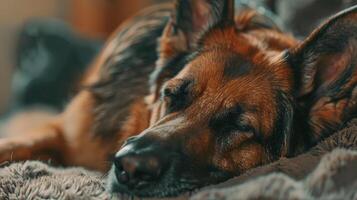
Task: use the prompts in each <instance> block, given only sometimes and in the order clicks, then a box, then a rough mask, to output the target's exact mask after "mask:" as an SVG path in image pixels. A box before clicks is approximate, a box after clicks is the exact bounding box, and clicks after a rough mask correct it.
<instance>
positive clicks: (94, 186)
mask: <svg viewBox="0 0 357 200" xmlns="http://www.w3.org/2000/svg"><path fill="white" fill-rule="evenodd" d="M113 198H114V199H125V198H128V197H126V196H119V197H112V196H110V194H107V193H106V192H105V175H102V174H99V173H96V172H90V171H87V170H85V169H83V168H54V167H51V166H50V165H48V164H44V163H41V162H38V161H26V162H22V163H11V164H7V166H3V167H2V168H1V169H0V199H113ZM174 199H195V200H201V199H284V200H285V199H357V119H355V120H353V121H352V122H350V123H349V124H347V125H346V127H345V128H343V129H342V130H340V131H338V132H336V133H335V134H333V135H332V136H330V137H329V138H327V139H326V140H325V141H323V142H321V143H320V144H319V145H317V146H316V147H315V148H313V149H311V150H310V151H308V152H307V153H305V154H302V155H300V156H297V157H294V158H283V159H281V160H279V161H277V162H274V163H272V164H269V165H266V166H262V167H258V168H256V169H253V170H250V171H248V172H247V173H245V174H243V175H241V176H239V177H237V178H233V179H231V180H229V181H227V182H224V183H222V184H218V185H214V186H209V187H206V188H203V189H201V190H200V191H197V192H195V193H194V194H193V196H191V194H184V195H182V196H180V197H178V198H174Z"/></svg>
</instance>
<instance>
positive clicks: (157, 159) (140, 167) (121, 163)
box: [114, 151, 164, 188]
mask: <svg viewBox="0 0 357 200" xmlns="http://www.w3.org/2000/svg"><path fill="white" fill-rule="evenodd" d="M117 155H118V156H116V158H115V161H114V165H115V168H116V170H115V173H116V176H117V179H118V181H119V182H120V183H121V184H124V185H127V186H128V187H130V188H132V187H135V186H139V185H140V184H146V183H149V182H150V181H154V180H156V179H158V178H159V177H160V175H161V173H162V170H163V168H164V161H163V158H162V157H161V156H160V154H159V152H157V151H145V152H142V153H137V152H135V151H134V152H133V151H129V152H125V153H123V154H122V153H121V152H120V151H119V152H118V154H117Z"/></svg>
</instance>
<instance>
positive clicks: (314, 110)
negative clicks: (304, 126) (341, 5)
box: [287, 6, 357, 140]
mask: <svg viewBox="0 0 357 200" xmlns="http://www.w3.org/2000/svg"><path fill="white" fill-rule="evenodd" d="M287 55H288V56H287V57H288V62H289V63H290V65H291V66H292V67H293V69H294V70H295V75H296V76H295V81H296V97H297V98H298V103H299V104H300V105H301V106H302V107H303V108H305V109H306V110H305V111H306V112H307V114H308V118H309V119H310V125H311V127H310V128H311V129H312V133H313V134H314V137H315V139H317V140H318V139H320V138H321V136H322V135H323V134H325V132H328V131H330V130H332V129H335V128H337V126H340V125H341V123H343V122H344V120H348V118H350V117H351V112H352V111H354V112H355V111H356V100H357V88H356V83H357V6H354V7H351V8H350V9H347V10H345V11H343V12H341V13H339V14H337V15H335V16H333V17H331V18H330V19H329V20H328V21H327V22H326V23H324V24H322V25H321V26H320V27H319V28H317V29H316V30H315V31H314V32H313V33H312V34H311V35H310V36H309V37H308V38H307V39H306V40H305V41H303V42H302V43H301V44H300V45H298V46H297V47H295V48H293V49H291V50H289V52H288V54H287ZM329 129H330V130H329Z"/></svg>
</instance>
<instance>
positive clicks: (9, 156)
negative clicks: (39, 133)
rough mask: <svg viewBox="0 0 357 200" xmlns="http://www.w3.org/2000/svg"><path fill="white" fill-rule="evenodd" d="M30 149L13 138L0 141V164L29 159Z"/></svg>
mask: <svg viewBox="0 0 357 200" xmlns="http://www.w3.org/2000/svg"><path fill="white" fill-rule="evenodd" d="M31 155H32V153H31V150H30V148H29V147H28V145H26V144H25V143H24V142H23V141H21V140H17V139H14V138H1V139H0V164H2V163H4V162H11V161H19V160H25V159H28V158H30V157H31Z"/></svg>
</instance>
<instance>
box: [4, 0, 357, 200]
mask: <svg viewBox="0 0 357 200" xmlns="http://www.w3.org/2000/svg"><path fill="white" fill-rule="evenodd" d="M356 66H357V6H354V7H351V8H350V9H347V10H345V11H343V12H341V13H338V14H337V15H335V16H333V17H331V18H330V19H328V20H327V21H326V22H324V23H323V24H322V25H321V26H320V27H318V28H317V29H316V30H315V31H314V32H313V33H312V34H311V35H310V36H309V37H307V39H305V40H304V41H298V40H296V39H295V38H294V37H292V36H291V35H289V34H286V33H284V32H282V31H281V30H280V29H279V28H278V27H277V26H276V25H275V24H274V22H273V21H272V20H271V19H270V18H268V17H267V16H264V15H262V14H259V13H258V12H256V11H254V10H250V9H247V10H243V11H239V12H238V13H237V14H236V9H235V6H234V1H233V0H222V1H208V0H179V1H177V2H176V4H175V5H174V6H172V5H166V4H165V5H162V6H156V7H154V8H150V9H148V10H146V11H143V12H142V13H140V14H139V15H137V16H136V17H133V18H132V20H131V21H129V22H127V23H125V24H124V25H123V26H121V28H119V30H118V31H117V32H116V33H115V34H114V35H113V36H112V37H111V39H110V40H109V42H108V43H107V44H106V46H105V48H104V49H103V51H102V53H101V54H100V55H99V56H98V58H97V59H96V60H95V62H94V63H93V66H92V67H91V68H90V70H89V71H88V72H87V74H85V76H84V78H83V80H82V85H83V89H82V90H81V91H79V93H78V94H77V95H76V96H75V97H74V98H73V100H72V101H71V102H70V103H69V105H68V107H67V109H66V110H65V111H64V112H63V113H62V114H59V115H57V116H54V117H52V118H51V119H50V120H47V121H46V123H44V124H43V125H41V126H40V127H39V128H37V129H33V130H27V131H26V135H20V136H19V135H17V136H12V137H9V138H4V139H1V141H0V160H1V161H5V160H9V159H10V158H11V159H12V160H25V159H31V158H36V157H38V156H39V155H43V154H49V155H48V156H50V157H51V156H52V155H56V160H58V161H59V163H62V164H64V165H80V166H84V167H87V168H90V169H96V170H101V171H107V170H108V169H109V167H110V171H109V175H108V181H107V182H108V191H109V192H111V193H113V194H117V193H127V194H130V195H134V196H139V197H164V196H176V195H179V194H180V193H182V192H185V191H192V190H195V189H197V188H200V187H203V186H205V185H208V184H215V183H219V182H222V181H225V180H227V179H229V178H232V177H234V176H237V175H240V174H242V173H244V172H245V171H247V170H249V169H252V168H254V167H257V166H260V165H264V164H267V163H270V162H273V161H275V160H278V159H279V158H281V157H291V156H295V155H298V154H300V153H302V152H304V151H306V150H308V149H309V148H311V147H312V146H314V145H315V144H317V143H319V142H320V141H321V140H323V139H324V138H326V137H327V136H329V134H331V133H332V132H334V131H335V130H337V129H339V128H340V127H342V126H343V125H344V124H345V122H347V121H349V120H350V119H352V118H353V117H355V116H356V111H357V106H356V100H357V87H356V83H357V72H356V71H357V69H356ZM151 72H152V73H151ZM150 73H151V75H150V77H149V76H148V74H150ZM147 83H150V84H149V86H148V88H149V87H150V90H149V91H148V90H146V86H147ZM129 104H130V108H128V107H126V106H127V105H129ZM48 156H46V157H45V158H48ZM110 157H111V158H110ZM110 159H112V162H109V160H110Z"/></svg>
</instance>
